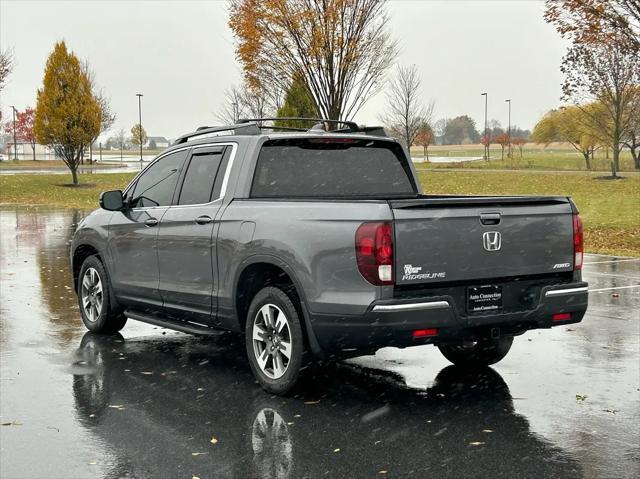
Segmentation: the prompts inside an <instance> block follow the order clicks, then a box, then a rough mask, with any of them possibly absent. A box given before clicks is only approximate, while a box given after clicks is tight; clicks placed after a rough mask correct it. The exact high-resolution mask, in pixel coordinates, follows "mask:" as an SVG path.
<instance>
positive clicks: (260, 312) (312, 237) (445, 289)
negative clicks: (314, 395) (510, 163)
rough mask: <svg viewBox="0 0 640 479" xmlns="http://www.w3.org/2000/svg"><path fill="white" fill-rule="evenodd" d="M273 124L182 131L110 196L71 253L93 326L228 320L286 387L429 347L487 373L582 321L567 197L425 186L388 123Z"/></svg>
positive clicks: (577, 251) (259, 374) (210, 329)
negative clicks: (362, 359) (303, 376)
mask: <svg viewBox="0 0 640 479" xmlns="http://www.w3.org/2000/svg"><path fill="white" fill-rule="evenodd" d="M265 124H266V123H265V121H264V120H259V121H249V120H246V121H242V122H239V123H238V124H236V125H229V126H225V127H213V128H201V129H199V130H197V131H195V132H193V133H190V134H187V135H184V136H182V137H180V138H179V139H178V140H177V141H176V142H175V143H174V145H173V146H171V147H170V148H168V149H167V150H165V151H164V152H162V153H161V154H160V155H159V156H158V157H157V158H156V159H155V160H153V161H152V162H151V163H150V164H149V165H148V166H147V167H146V168H144V169H143V170H142V171H141V172H140V173H139V174H138V175H137V176H136V177H135V178H134V179H133V180H132V181H131V183H130V184H129V185H128V186H127V187H126V188H125V189H124V191H119V190H118V191H108V192H104V193H102V195H101V197H100V206H101V209H98V210H96V211H94V212H93V213H91V214H90V215H89V216H87V217H86V218H85V219H84V220H83V221H82V222H81V223H80V224H79V225H78V229H77V231H76V233H75V237H74V239H73V242H72V248H71V258H72V271H73V287H74V290H75V291H76V292H77V295H78V300H79V305H80V312H81V315H82V320H83V322H84V324H85V325H86V327H87V328H88V329H89V330H91V331H94V332H100V333H112V332H115V331H118V330H120V329H121V328H122V327H123V326H124V325H125V323H126V321H127V318H131V319H134V320H139V321H144V322H147V323H151V324H154V325H159V326H162V327H165V328H170V329H174V330H177V331H183V332H186V333H193V334H204V335H213V334H219V330H228V331H236V332H238V333H241V334H244V337H245V343H246V350H247V356H248V358H249V363H250V365H251V369H252V370H253V373H254V374H255V377H256V378H257V380H258V381H259V383H260V384H261V385H262V387H263V388H264V389H266V390H267V391H269V392H272V393H276V394H283V393H286V392H288V391H290V390H291V388H292V387H293V386H294V385H295V383H296V381H297V379H298V376H299V374H300V371H301V368H302V367H303V365H304V363H305V362H306V361H307V360H308V359H310V358H319V359H321V360H322V359H328V358H344V357H350V356H356V355H361V354H367V353H371V352H374V351H376V350H377V349H379V348H382V347H385V346H396V347H401V348H403V347H408V346H415V345H424V344H433V345H435V346H437V347H438V348H439V349H440V351H441V352H442V354H444V356H445V357H446V358H447V359H448V360H449V361H451V362H453V363H454V364H457V365H461V366H465V367H479V366H486V365H489V364H493V363H496V362H498V361H500V360H501V359H502V358H504V357H505V355H506V354H507V353H508V351H509V349H510V348H511V344H512V342H513V338H514V337H515V336H518V335H521V334H523V333H524V332H526V331H528V330H531V329H538V328H550V327H552V326H557V325H566V324H569V323H576V322H579V321H581V320H582V317H583V316H584V314H585V311H586V309H587V295H588V293H587V283H585V282H583V281H582V277H581V268H582V260H583V240H582V223H581V220H580V216H579V215H578V211H577V209H576V206H575V205H574V204H573V202H572V201H571V199H570V198H567V197H562V196H554V197H548V196H547V197H538V196H446V195H428V194H423V192H422V188H421V186H420V182H419V181H418V176H417V174H416V171H415V169H414V166H413V164H412V162H411V159H410V156H409V154H408V152H407V150H406V149H405V148H404V147H403V146H402V145H401V144H400V143H399V142H398V141H396V140H394V139H391V138H388V137H386V135H385V134H384V131H383V130H382V129H380V128H371V127H370V128H363V127H359V126H358V125H356V124H354V123H351V122H332V121H329V120H320V123H318V124H316V125H315V126H314V127H312V128H311V129H309V130H307V129H293V130H299V131H289V130H291V129H292V128H290V129H288V130H287V131H278V130H282V128H277V127H275V126H265ZM329 125H331V126H336V127H337V128H334V129H331V128H328V126H329ZM325 130H330V131H325ZM225 132H226V133H227V134H224V133H225ZM442 174H446V173H442ZM427 184H428V183H427Z"/></svg>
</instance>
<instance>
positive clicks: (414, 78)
mask: <svg viewBox="0 0 640 479" xmlns="http://www.w3.org/2000/svg"><path fill="white" fill-rule="evenodd" d="M420 85H421V80H420V75H419V74H418V69H417V68H416V66H415V65H411V66H409V67H402V66H398V68H397V70H396V73H395V75H394V76H393V78H392V79H391V80H390V82H389V89H388V91H387V106H386V113H385V114H384V115H383V116H382V117H381V118H380V120H381V121H382V122H383V123H384V124H385V125H388V127H389V128H390V129H391V130H392V131H394V132H397V134H398V135H399V137H400V138H401V139H402V141H404V142H405V144H406V145H407V148H411V145H413V143H414V142H415V139H416V136H417V135H418V131H419V130H420V127H421V126H422V124H423V123H427V124H428V123H430V122H431V117H432V116H433V107H434V105H433V102H431V103H429V104H428V105H425V104H424V103H423V102H422V95H421V91H420V90H421V88H420Z"/></svg>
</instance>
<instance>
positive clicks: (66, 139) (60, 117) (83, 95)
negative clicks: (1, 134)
mask: <svg viewBox="0 0 640 479" xmlns="http://www.w3.org/2000/svg"><path fill="white" fill-rule="evenodd" d="M100 122H101V109H100V104H99V103H98V101H97V100H96V98H95V97H94V96H93V93H92V91H91V83H90V81H89V78H87V75H86V74H85V72H84V71H83V70H82V67H81V65H80V61H79V60H78V57H77V56H76V55H74V54H73V52H70V51H68V50H67V46H66V45H65V43H64V42H58V43H56V46H55V47H54V49H53V52H51V55H49V58H48V59H47V66H46V67H45V70H44V79H43V85H42V88H41V89H39V90H38V102H37V104H36V116H35V123H34V133H35V136H36V139H37V141H38V143H41V144H43V145H49V146H51V147H53V148H54V149H55V151H56V153H57V154H58V156H60V157H61V158H62V160H63V161H64V162H65V164H66V165H67V167H68V168H69V170H71V176H72V178H73V184H74V185H77V184H78V166H79V165H80V160H81V159H82V154H83V151H84V149H85V147H87V146H89V144H90V143H91V141H93V138H95V137H96V136H97V134H98V133H99V132H100Z"/></svg>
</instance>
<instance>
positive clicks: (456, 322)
mask: <svg viewBox="0 0 640 479" xmlns="http://www.w3.org/2000/svg"><path fill="white" fill-rule="evenodd" d="M588 299H589V293H588V284H587V283H584V282H580V283H571V284H563V285H554V286H547V287H544V288H542V290H541V292H540V298H539V301H538V303H537V306H536V307H535V308H533V309H528V310H526V311H509V312H501V313H497V312H493V313H491V314H482V315H478V314H473V315H467V314H466V312H465V311H460V310H458V308H457V307H456V302H455V301H454V300H453V298H452V297H450V296H431V297H423V298H411V299H410V300H408V299H405V300H386V301H375V302H373V303H372V304H371V305H370V306H369V308H368V310H367V312H366V313H365V314H364V315H361V316H341V315H314V314H311V315H310V320H311V325H312V327H313V332H314V334H315V336H316V338H317V340H318V342H319V344H320V347H321V348H322V349H323V350H324V351H325V352H336V353H337V352H340V351H344V352H345V353H347V352H355V351H358V352H359V351H374V350H376V349H379V348H381V347H385V346H397V347H407V346H415V345H420V344H438V343H444V342H450V341H460V340H462V339H468V340H472V339H477V338H486V337H499V336H501V335H518V334H522V333H524V332H525V331H528V330H530V329H538V328H550V327H552V326H559V325H564V324H571V323H578V322H580V321H581V320H582V318H583V317H584V314H585V312H586V310H587V303H588ZM563 313H564V314H565V315H566V314H567V313H568V314H569V315H570V317H569V318H568V319H564V320H554V319H553V316H554V315H557V314H563ZM563 317H564V316H563ZM434 328H435V329H437V335H436V336H433V337H427V338H418V339H414V338H413V331H414V330H417V329H434Z"/></svg>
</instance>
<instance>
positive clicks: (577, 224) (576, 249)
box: [573, 213, 584, 270]
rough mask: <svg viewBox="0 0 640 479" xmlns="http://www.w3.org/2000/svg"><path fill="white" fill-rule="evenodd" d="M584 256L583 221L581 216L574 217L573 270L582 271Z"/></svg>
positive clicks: (575, 215) (576, 214)
mask: <svg viewBox="0 0 640 479" xmlns="http://www.w3.org/2000/svg"><path fill="white" fill-rule="evenodd" d="M583 256H584V234H583V233H582V220H581V219H580V215H579V214H578V213H575V214H574V215H573V269H574V270H579V269H582V259H583Z"/></svg>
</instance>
